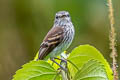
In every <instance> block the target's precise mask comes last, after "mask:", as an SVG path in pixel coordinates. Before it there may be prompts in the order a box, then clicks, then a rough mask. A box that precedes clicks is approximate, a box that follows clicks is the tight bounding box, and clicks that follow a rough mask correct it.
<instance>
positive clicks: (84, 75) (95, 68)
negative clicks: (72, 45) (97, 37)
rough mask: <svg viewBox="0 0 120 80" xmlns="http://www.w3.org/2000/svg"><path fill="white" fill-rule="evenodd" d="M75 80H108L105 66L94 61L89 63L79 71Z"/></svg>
mask: <svg viewBox="0 0 120 80" xmlns="http://www.w3.org/2000/svg"><path fill="white" fill-rule="evenodd" d="M73 80H108V78H107V73H106V71H105V68H104V66H103V65H102V64H101V63H100V62H98V61H94V60H90V61H88V63H86V64H85V65H83V67H82V68H81V70H79V71H78V72H77V73H76V75H75V77H74V79H73Z"/></svg>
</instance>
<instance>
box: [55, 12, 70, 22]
mask: <svg viewBox="0 0 120 80" xmlns="http://www.w3.org/2000/svg"><path fill="white" fill-rule="evenodd" d="M61 20H62V21H70V15H69V12H67V11H59V12H57V13H56V15H55V21H61Z"/></svg>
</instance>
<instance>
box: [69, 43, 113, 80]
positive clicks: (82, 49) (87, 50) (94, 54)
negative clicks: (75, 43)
mask: <svg viewBox="0 0 120 80" xmlns="http://www.w3.org/2000/svg"><path fill="white" fill-rule="evenodd" d="M91 59H94V60H98V61H99V62H101V63H102V64H103V65H104V66H105V70H106V72H107V76H108V78H109V80H113V76H112V70H111V68H110V65H109V64H108V62H107V61H106V60H105V59H104V57H103V55H102V54H101V53H100V52H99V51H98V50H97V49H96V48H94V47H93V46H90V45H80V46H79V47H77V48H75V49H74V50H73V51H72V52H71V53H70V56H69V57H68V60H69V61H71V62H72V63H74V64H75V65H76V66H77V67H78V68H79V70H80V69H81V68H82V66H83V65H84V64H85V63H87V62H88V61H89V60H91ZM68 67H69V69H70V72H71V76H72V77H74V75H75V74H76V72H77V69H76V68H75V67H74V66H73V65H72V64H70V63H69V64H68Z"/></svg>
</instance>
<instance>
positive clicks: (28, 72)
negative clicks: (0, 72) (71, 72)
mask: <svg viewBox="0 0 120 80" xmlns="http://www.w3.org/2000/svg"><path fill="white" fill-rule="evenodd" d="M56 77H57V79H56V80H60V77H59V75H58V73H57V71H56V70H55V69H54V68H53V67H52V66H51V65H50V64H49V63H47V62H45V61H40V60H39V61H31V62H30V63H27V64H25V65H23V66H22V69H20V70H18V71H17V72H16V74H15V75H14V78H13V80H54V79H55V78H56Z"/></svg>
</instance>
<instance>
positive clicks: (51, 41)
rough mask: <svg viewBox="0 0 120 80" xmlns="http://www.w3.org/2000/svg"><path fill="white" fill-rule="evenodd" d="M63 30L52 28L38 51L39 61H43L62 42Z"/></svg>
mask: <svg viewBox="0 0 120 80" xmlns="http://www.w3.org/2000/svg"><path fill="white" fill-rule="evenodd" d="M63 33H64V32H63V28H61V27H53V28H52V29H51V30H50V31H49V32H48V34H47V35H46V37H45V38H44V40H43V42H42V44H41V46H40V49H39V56H38V58H39V59H41V60H42V59H44V58H45V57H46V56H47V55H48V54H49V53H50V52H51V51H52V50H53V49H54V48H55V47H57V46H58V45H59V44H60V43H61V42H62V40H63Z"/></svg>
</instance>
